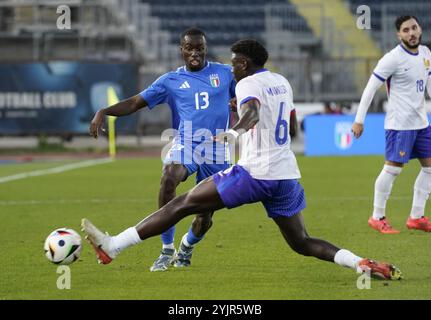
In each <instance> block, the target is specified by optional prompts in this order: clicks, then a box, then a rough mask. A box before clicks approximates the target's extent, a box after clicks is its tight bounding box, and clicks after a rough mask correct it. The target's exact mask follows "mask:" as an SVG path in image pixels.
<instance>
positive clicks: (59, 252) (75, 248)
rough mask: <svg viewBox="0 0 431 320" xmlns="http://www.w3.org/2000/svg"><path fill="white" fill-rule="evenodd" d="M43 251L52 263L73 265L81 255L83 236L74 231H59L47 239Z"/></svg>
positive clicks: (52, 233) (62, 229)
mask: <svg viewBox="0 0 431 320" xmlns="http://www.w3.org/2000/svg"><path fill="white" fill-rule="evenodd" d="M43 249H44V250H45V256H46V257H47V258H48V260H49V261H51V262H52V263H55V264H71V263H72V262H74V261H76V260H78V259H79V256H80V255H81V250H82V242H81V236H80V235H79V234H78V233H77V232H76V231H75V230H72V229H67V228H60V229H57V230H55V231H53V232H51V234H50V235H49V236H48V237H47V238H46V240H45V245H44V246H43Z"/></svg>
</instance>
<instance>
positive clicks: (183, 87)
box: [180, 81, 190, 89]
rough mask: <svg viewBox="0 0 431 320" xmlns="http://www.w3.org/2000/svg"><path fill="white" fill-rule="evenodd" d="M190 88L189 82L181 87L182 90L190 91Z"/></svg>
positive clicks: (185, 82)
mask: <svg viewBox="0 0 431 320" xmlns="http://www.w3.org/2000/svg"><path fill="white" fill-rule="evenodd" d="M188 88H190V85H189V83H188V82H187V81H184V82H183V84H182V85H181V86H180V89H188Z"/></svg>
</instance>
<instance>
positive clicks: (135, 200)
mask: <svg viewBox="0 0 431 320" xmlns="http://www.w3.org/2000/svg"><path fill="white" fill-rule="evenodd" d="M153 202H154V203H156V201H155V200H151V199H144V198H142V199H138V198H127V199H101V198H96V199H56V200H0V206H15V205H17V206H19V205H46V204H47V205H58V204H82V203H96V204H97V203H153Z"/></svg>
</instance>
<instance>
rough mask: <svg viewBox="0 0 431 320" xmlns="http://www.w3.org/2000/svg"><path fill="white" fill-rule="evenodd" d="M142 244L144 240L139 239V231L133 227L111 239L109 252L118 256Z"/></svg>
mask: <svg viewBox="0 0 431 320" xmlns="http://www.w3.org/2000/svg"><path fill="white" fill-rule="evenodd" d="M141 242H142V240H141V238H139V234H138V231H136V228H135V227H131V228H129V229H126V230H124V231H123V232H121V233H119V234H117V235H116V236H113V237H112V238H111V242H110V243H109V250H110V251H114V253H115V254H116V255H117V254H119V253H120V252H121V251H123V250H124V249H126V248H128V247H130V246H133V245H135V244H138V243H141Z"/></svg>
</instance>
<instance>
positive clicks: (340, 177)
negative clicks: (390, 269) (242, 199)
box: [0, 156, 431, 300]
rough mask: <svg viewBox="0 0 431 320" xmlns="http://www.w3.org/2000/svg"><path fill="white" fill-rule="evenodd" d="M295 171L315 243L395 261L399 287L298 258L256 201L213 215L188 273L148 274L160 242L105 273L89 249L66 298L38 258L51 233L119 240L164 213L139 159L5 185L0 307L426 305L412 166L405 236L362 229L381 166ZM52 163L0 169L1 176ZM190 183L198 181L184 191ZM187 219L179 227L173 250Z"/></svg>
mask: <svg viewBox="0 0 431 320" xmlns="http://www.w3.org/2000/svg"><path fill="white" fill-rule="evenodd" d="M298 163H299V166H300V169H301V173H302V179H301V183H302V185H303V186H304V188H305V192H306V198H307V208H306V209H305V211H304V212H303V214H304V217H305V222H306V225H307V229H308V232H309V234H310V235H312V236H314V237H319V238H323V239H326V240H328V241H330V242H332V243H334V244H336V245H338V246H340V247H342V248H347V249H349V250H351V251H353V252H354V253H356V254H358V255H360V256H363V257H369V258H374V259H377V260H384V261H390V262H393V263H394V264H396V265H397V266H399V267H400V269H401V270H402V271H403V273H404V277H405V279H404V280H402V281H393V282H391V281H378V280H372V282H371V289H369V290H366V289H364V290H359V289H358V288H357V287H356V281H357V277H358V275H357V274H355V273H354V272H353V271H352V270H351V269H347V268H342V267H340V266H338V265H335V264H334V263H328V262H323V261H319V260H317V259H315V258H311V257H304V256H300V255H298V254H297V253H295V252H293V251H292V250H291V249H290V248H289V247H288V246H287V244H286V243H285V242H284V240H283V238H282V237H281V234H280V233H279V231H278V229H277V226H276V225H275V223H274V222H273V221H272V220H271V219H268V218H267V217H266V213H265V211H264V209H263V207H262V206H261V205H260V204H254V205H246V206H243V207H241V208H237V209H233V210H221V211H219V212H217V213H216V214H215V216H214V225H213V227H212V229H211V230H210V231H209V232H208V234H207V235H206V237H205V239H204V240H203V241H202V242H201V243H200V244H199V245H198V246H197V248H196V249H195V251H194V256H193V259H192V266H191V267H190V268H186V269H175V268H172V269H170V270H169V271H167V272H162V273H152V272H150V271H149V267H150V266H151V264H152V262H153V261H154V259H155V258H156V257H157V256H158V255H159V251H160V249H161V244H160V238H159V237H154V238H151V239H148V240H146V241H145V242H143V243H142V244H140V245H139V246H135V247H133V248H130V249H129V250H126V251H125V252H123V253H122V254H121V255H120V256H119V257H118V258H117V259H116V260H115V261H114V262H113V263H111V264H110V265H107V266H102V265H98V264H97V263H96V259H95V256H94V253H93V250H92V248H91V247H90V246H89V245H88V243H86V242H85V241H84V244H83V245H84V247H83V252H82V255H81V258H80V260H78V261H77V262H75V263H74V264H72V265H71V273H72V278H71V289H70V290H66V289H65V290H59V289H57V286H56V282H57V278H58V277H59V276H60V275H59V274H57V273H56V270H57V266H56V265H54V264H52V263H50V262H49V261H48V260H47V259H46V258H45V256H44V254H43V243H44V240H45V238H46V236H47V235H48V234H49V233H50V232H51V231H53V230H54V229H56V228H59V227H68V228H73V229H75V230H76V231H79V232H80V233H81V235H82V232H81V231H80V228H79V224H80V220H81V218H83V217H87V218H89V219H90V220H92V221H93V222H94V223H95V224H96V225H97V226H99V227H100V228H102V229H105V230H107V231H109V232H110V233H111V234H116V233H118V232H120V231H122V230H124V229H125V228H127V227H130V226H133V225H135V224H136V223H137V222H139V221H140V220H141V219H142V218H144V217H145V216H147V215H148V214H150V213H151V212H152V211H154V210H155V209H156V208H157V194H158V189H159V181H160V174H161V163H160V160H159V159H149V158H145V159H144V158H143V159H125V160H117V161H115V162H113V163H108V164H101V165H97V166H94V167H88V168H82V169H77V170H72V171H68V172H64V173H60V174H52V175H47V176H41V177H32V178H28V179H23V180H18V181H12V182H8V183H3V184H0V221H1V223H0V225H1V228H0V234H1V236H0V240H1V241H0V252H1V257H2V259H1V263H0V299H178V300H181V299H277V300H278V299H281V300H287V299H430V298H431V285H430V283H431V273H430V272H429V267H430V264H431V257H430V247H431V234H427V233H424V232H420V231H409V230H407V228H406V227H405V222H406V219H407V217H408V214H409V212H410V206H411V198H412V192H413V184H414V181H415V179H416V176H417V173H418V170H419V165H418V163H417V161H413V162H411V163H410V164H409V165H408V166H406V167H405V168H404V170H403V172H402V174H401V176H400V177H399V178H398V179H397V180H396V182H395V185H394V188H393V193H392V197H391V198H390V200H389V202H388V207H387V214H388V217H389V218H390V221H391V222H392V224H393V226H394V227H396V228H398V229H400V230H401V233H400V234H399V235H382V234H379V233H377V232H376V231H374V230H372V229H370V228H369V227H368V226H367V219H368V217H369V216H370V213H371V210H372V196H373V188H374V181H375V179H376V177H377V175H378V174H379V172H380V170H381V168H382V166H383V159H382V157H377V156H376V157H322V158H314V157H312V158H306V157H298ZM56 165H59V163H52V164H50V165H47V164H46V163H43V164H40V165H38V164H9V165H2V166H0V177H4V176H7V175H10V174H16V173H19V172H27V171H31V170H37V169H41V168H47V167H49V166H56ZM193 185H194V177H191V178H189V179H188V181H187V182H185V183H183V184H181V185H180V187H179V188H178V193H183V192H185V191H186V190H187V189H189V188H190V187H192V186H193ZM238 192H240V190H238ZM191 220H192V216H189V217H187V218H186V219H185V220H183V221H181V222H180V223H179V224H178V225H177V234H176V242H175V244H176V245H177V246H178V243H179V241H180V239H181V237H182V235H183V234H184V233H185V232H186V230H187V229H188V226H189V225H190V223H191Z"/></svg>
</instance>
